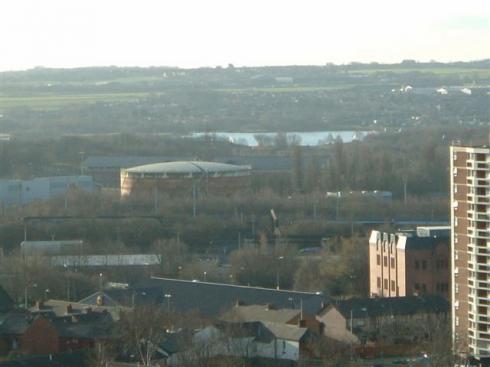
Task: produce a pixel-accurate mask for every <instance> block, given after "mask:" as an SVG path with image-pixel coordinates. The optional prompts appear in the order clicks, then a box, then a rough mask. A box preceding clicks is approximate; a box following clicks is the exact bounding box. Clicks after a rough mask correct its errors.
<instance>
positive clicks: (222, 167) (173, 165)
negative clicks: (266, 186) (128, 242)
mask: <svg viewBox="0 0 490 367" xmlns="http://www.w3.org/2000/svg"><path fill="white" fill-rule="evenodd" d="M250 169H251V167H250V166H237V165H233V164H226V163H218V162H201V161H176V162H163V163H153V164H146V165H144V166H138V167H132V168H128V169H126V172H132V173H159V172H162V173H163V172H165V173H216V172H233V171H249V170H250Z"/></svg>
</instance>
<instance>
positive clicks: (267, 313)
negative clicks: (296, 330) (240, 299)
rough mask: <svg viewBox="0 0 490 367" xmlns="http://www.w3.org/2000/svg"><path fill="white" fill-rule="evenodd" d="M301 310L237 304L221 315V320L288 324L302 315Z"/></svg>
mask: <svg viewBox="0 0 490 367" xmlns="http://www.w3.org/2000/svg"><path fill="white" fill-rule="evenodd" d="M300 314H301V310H298V309H290V308H282V309H277V310H276V309H274V308H273V307H270V306H268V305H265V306H264V305H249V306H242V305H237V306H235V307H233V308H230V309H229V310H228V311H227V312H225V313H224V314H223V315H222V316H221V320H223V321H229V322H238V321H266V322H275V323H281V324H286V323H288V322H289V321H291V320H293V319H294V318H296V317H298V316H300Z"/></svg>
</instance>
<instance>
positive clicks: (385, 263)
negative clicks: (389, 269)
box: [383, 256, 388, 266]
mask: <svg viewBox="0 0 490 367" xmlns="http://www.w3.org/2000/svg"><path fill="white" fill-rule="evenodd" d="M383 266H388V258H387V257H386V256H383Z"/></svg>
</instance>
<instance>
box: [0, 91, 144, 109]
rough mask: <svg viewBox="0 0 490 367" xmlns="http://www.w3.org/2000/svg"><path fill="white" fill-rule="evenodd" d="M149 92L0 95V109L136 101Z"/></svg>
mask: <svg viewBox="0 0 490 367" xmlns="http://www.w3.org/2000/svg"><path fill="white" fill-rule="evenodd" d="M149 94H150V93H146V92H140V93H86V94H67V95H61V94H60V95H52V94H49V95H44V94H39V95H35V96H22V97H10V96H0V111H4V110H7V109H11V108H19V107H28V108H31V109H34V110H53V109H57V108H61V107H66V106H69V105H82V104H90V103H96V102H116V101H117V102H119V101H126V102H127V101H136V100H138V99H141V98H145V97H147V96H148V95H149Z"/></svg>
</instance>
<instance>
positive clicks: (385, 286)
mask: <svg viewBox="0 0 490 367" xmlns="http://www.w3.org/2000/svg"><path fill="white" fill-rule="evenodd" d="M383 283H384V288H385V289H388V279H384V281H383Z"/></svg>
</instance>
